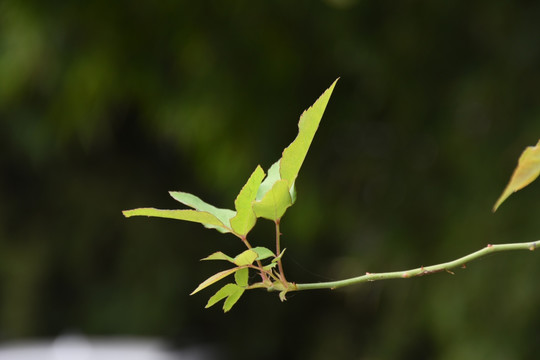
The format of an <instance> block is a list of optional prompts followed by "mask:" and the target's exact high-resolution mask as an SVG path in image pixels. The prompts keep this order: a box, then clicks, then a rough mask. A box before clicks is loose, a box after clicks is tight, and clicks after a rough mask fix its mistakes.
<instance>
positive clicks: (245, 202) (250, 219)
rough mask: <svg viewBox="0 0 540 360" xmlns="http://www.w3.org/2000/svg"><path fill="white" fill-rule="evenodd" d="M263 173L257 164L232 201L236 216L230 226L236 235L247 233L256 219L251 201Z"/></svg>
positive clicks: (253, 198)
mask: <svg viewBox="0 0 540 360" xmlns="http://www.w3.org/2000/svg"><path fill="white" fill-rule="evenodd" d="M264 175H265V174H264V171H263V169H262V168H261V167H260V166H257V168H256V169H255V171H254V172H253V173H252V174H251V176H250V177H249V179H248V181H247V182H246V184H245V185H244V187H243V188H242V190H240V193H239V194H238V196H237V197H236V200H235V201H234V206H235V208H236V216H235V217H233V218H232V219H231V226H232V229H233V230H234V232H235V233H236V234H238V235H241V236H245V235H247V233H248V232H249V231H250V230H251V229H252V228H253V226H254V225H255V222H256V221H257V217H256V216H255V213H254V212H253V208H252V207H251V203H252V202H253V201H254V200H255V197H256V196H257V191H258V189H259V186H260V185H261V181H262V179H263V178H264Z"/></svg>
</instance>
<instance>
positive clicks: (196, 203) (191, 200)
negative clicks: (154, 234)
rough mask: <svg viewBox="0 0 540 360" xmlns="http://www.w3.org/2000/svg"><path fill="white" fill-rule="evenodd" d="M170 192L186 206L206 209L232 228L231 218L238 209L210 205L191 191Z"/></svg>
mask: <svg viewBox="0 0 540 360" xmlns="http://www.w3.org/2000/svg"><path fill="white" fill-rule="evenodd" d="M169 194H170V195H171V196H172V198H173V199H174V200H176V201H178V202H181V203H182V204H184V205H186V206H189V207H192V208H194V209H195V210H198V211H204V212H207V213H210V214H212V215H214V216H215V217H216V218H217V219H218V220H219V221H221V223H222V224H223V225H224V226H225V227H226V228H228V229H230V228H231V218H233V217H234V216H235V215H236V211H233V210H229V209H220V208H217V207H215V206H214V205H210V204H208V203H206V202H204V201H203V200H201V199H200V198H199V197H197V196H195V195H193V194H190V193H185V192H181V191H169ZM229 232H230V230H229Z"/></svg>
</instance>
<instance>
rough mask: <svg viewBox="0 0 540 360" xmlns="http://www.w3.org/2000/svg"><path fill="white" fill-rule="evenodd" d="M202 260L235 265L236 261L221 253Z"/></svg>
mask: <svg viewBox="0 0 540 360" xmlns="http://www.w3.org/2000/svg"><path fill="white" fill-rule="evenodd" d="M201 260H226V261H228V262H231V263H233V264H234V259H233V258H232V257H230V256H228V255H225V254H224V253H222V252H221V251H218V252H215V253H213V254H211V255H208V256H207V257H205V258H202V259H201Z"/></svg>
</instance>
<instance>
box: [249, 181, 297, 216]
mask: <svg viewBox="0 0 540 360" xmlns="http://www.w3.org/2000/svg"><path fill="white" fill-rule="evenodd" d="M291 205H292V199H291V194H290V193H289V184H288V182H287V180H279V181H276V183H275V184H274V186H272V189H271V190H270V191H268V192H267V193H266V194H265V195H264V197H263V198H262V200H261V201H255V202H254V203H253V210H254V211H255V215H257V217H263V218H265V219H269V220H273V221H277V220H279V219H281V217H282V216H283V214H284V213H285V211H286V210H287V208H289V207H290V206H291Z"/></svg>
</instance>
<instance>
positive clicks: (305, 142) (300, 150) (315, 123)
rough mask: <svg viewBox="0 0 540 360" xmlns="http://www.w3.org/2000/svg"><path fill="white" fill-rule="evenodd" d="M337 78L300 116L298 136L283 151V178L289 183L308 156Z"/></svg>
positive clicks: (293, 179) (281, 166)
mask: <svg viewBox="0 0 540 360" xmlns="http://www.w3.org/2000/svg"><path fill="white" fill-rule="evenodd" d="M337 81H338V79H336V80H335V81H334V82H333V83H332V85H331V86H330V87H329V88H328V89H327V90H326V91H325V92H324V93H323V94H322V95H321V96H320V97H319V98H318V99H317V101H315V103H314V104H313V105H312V106H311V107H310V108H309V109H307V110H305V111H304V113H303V114H302V115H301V116H300V121H299V122H298V136H297V137H296V139H294V141H293V142H292V143H291V144H290V145H289V146H288V147H287V148H286V149H285V150H284V151H283V156H282V158H281V163H280V170H279V172H280V175H281V179H284V180H287V181H288V182H289V185H291V186H292V185H293V184H294V181H295V180H296V177H297V176H298V172H299V171H300V167H301V166H302V163H303V162H304V159H305V158H306V155H307V152H308V150H309V146H310V145H311V142H312V141H313V137H314V136H315V132H317V128H318V127H319V123H320V122H321V119H322V116H323V114H324V110H325V109H326V105H327V104H328V100H329V99H330V96H331V95H332V91H333V90H334V86H335V85H336V82H337Z"/></svg>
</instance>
